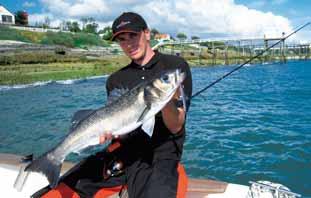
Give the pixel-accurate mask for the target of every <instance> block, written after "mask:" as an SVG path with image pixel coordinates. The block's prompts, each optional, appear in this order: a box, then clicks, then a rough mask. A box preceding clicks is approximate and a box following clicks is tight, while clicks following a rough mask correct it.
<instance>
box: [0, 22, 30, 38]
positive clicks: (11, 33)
mask: <svg viewBox="0 0 311 198" xmlns="http://www.w3.org/2000/svg"><path fill="white" fill-rule="evenodd" d="M0 40H14V41H23V42H30V40H29V39H28V38H26V37H25V36H23V35H22V34H21V33H20V31H18V30H16V29H11V28H8V27H5V26H1V25H0Z"/></svg>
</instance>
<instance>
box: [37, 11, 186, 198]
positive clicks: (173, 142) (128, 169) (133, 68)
mask: <svg viewBox="0 0 311 198" xmlns="http://www.w3.org/2000/svg"><path fill="white" fill-rule="evenodd" d="M112 30H113V38H112V39H113V40H115V41H117V42H118V43H119V45H120V47H121V48H122V50H123V51H124V53H125V54H126V55H127V56H128V57H129V58H130V59H131V60H132V61H131V63H130V64H129V65H127V66H125V67H124V68H122V69H121V70H119V71H117V72H115V73H113V74H112V75H110V77H109V78H108V80H107V83H106V89H107V93H108V99H111V98H115V97H117V96H118V95H120V94H122V92H123V91H126V90H130V89H132V88H133V87H135V86H136V85H137V84H139V83H141V82H143V81H145V80H148V79H149V78H151V77H152V76H154V75H155V74H157V73H158V72H161V71H165V70H169V69H177V68H180V69H181V70H182V71H183V72H186V79H185V81H184V82H183V86H182V87H181V88H180V89H178V90H177V92H176V93H175V95H174V97H173V98H172V99H171V101H169V102H168V104H167V105H166V106H165V107H164V108H163V109H162V110H161V112H160V113H158V114H157V115H156V122H155V126H154V131H153V135H152V136H151V137H149V136H148V135H147V134H146V133H145V132H144V131H143V130H142V129H141V128H140V127H139V128H138V129H136V130H134V131H133V132H131V133H129V134H128V135H127V136H126V137H121V139H120V141H119V142H120V143H119V145H121V146H120V147H119V148H117V149H115V151H113V152H112V153H111V154H107V153H106V152H103V153H98V154H96V155H94V156H91V157H89V158H87V159H86V160H85V161H84V162H81V163H80V165H78V166H76V167H75V168H74V169H73V170H71V171H70V173H68V174H67V175H66V176H64V177H63V178H62V179H61V182H62V183H61V185H62V186H60V188H63V187H64V186H65V188H68V189H71V190H74V192H72V193H71V194H70V193H69V194H70V196H69V197H74V196H73V194H75V196H76V197H96V195H98V192H99V190H100V189H102V188H108V187H115V186H123V185H126V186H127V191H128V195H129V197H130V198H153V197H154V198H159V197H165V198H173V197H174V198H175V197H176V196H177V186H178V179H179V175H178V172H177V168H178V165H179V161H180V159H181V155H182V150H183V143H184V140H185V120H186V109H188V107H189V105H190V98H191V94H192V79H191V73H190V69H189V67H188V64H187V63H186V62H185V61H184V60H183V59H182V58H180V57H177V56H172V55H164V54H161V53H159V52H157V51H153V50H152V48H151V45H150V38H151V35H150V30H149V29H148V27H147V24H146V22H145V20H144V19H143V18H142V17H141V16H140V15H138V14H136V13H132V12H126V13H123V14H122V15H120V16H119V17H118V18H117V19H116V20H115V21H114V22H113V25H112ZM181 92H184V93H185V94H184V95H185V96H184V97H185V98H184V99H186V105H184V104H183V102H182V100H183V98H181V97H182V96H181ZM185 106H186V109H185ZM107 139H108V140H110V139H111V135H105V136H102V137H101V138H100V141H101V142H102V143H103V142H105V141H107ZM113 142H115V141H113ZM109 158H110V159H113V160H112V161H118V162H122V164H123V166H124V169H123V171H122V173H121V174H119V173H118V174H116V175H117V176H110V177H107V175H106V173H107V169H106V167H107V166H111V163H110V162H107V161H108V159H109ZM105 175H106V177H105ZM68 189H67V190H65V191H66V192H67V191H68ZM56 190H57V189H56ZM54 191H55V190H54ZM60 191H61V190H59V191H58V192H60ZM63 191H64V190H63ZM65 191H64V192H65ZM69 191H70V190H69ZM42 194H43V193H42V192H41V193H38V194H37V196H35V197H39V196H38V195H42ZM49 194H50V196H48V195H49ZM58 194H62V193H58ZM63 194H64V193H63ZM67 194H68V192H67ZM51 196H52V194H51V192H48V193H46V194H44V195H43V196H42V197H44V198H47V197H51ZM182 196H184V194H183V195H181V197H182ZM60 197H65V196H60ZM67 197H68V196H67Z"/></svg>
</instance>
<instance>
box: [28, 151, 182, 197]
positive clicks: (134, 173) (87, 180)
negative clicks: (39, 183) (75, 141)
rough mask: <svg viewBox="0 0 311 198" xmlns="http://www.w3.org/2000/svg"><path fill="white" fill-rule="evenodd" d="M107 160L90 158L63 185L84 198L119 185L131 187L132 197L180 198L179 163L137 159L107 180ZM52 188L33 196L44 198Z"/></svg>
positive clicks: (96, 156)
mask: <svg viewBox="0 0 311 198" xmlns="http://www.w3.org/2000/svg"><path fill="white" fill-rule="evenodd" d="M107 159H109V158H107V157H105V156H104V155H102V153H98V154H96V155H94V156H90V157H88V158H86V159H85V160H83V161H82V162H80V163H79V164H77V165H76V166H75V167H73V168H72V169H71V170H69V171H68V173H66V174H65V175H64V176H63V177H62V178H61V179H60V182H63V183H65V184H66V185H67V186H69V187H70V188H72V189H73V190H74V191H75V192H77V193H78V194H79V195H80V197H81V198H91V197H93V196H94V195H95V194H96V193H97V192H98V191H99V190H101V189H103V188H110V187H115V186H121V185H122V186H127V190H128V194H129V197H130V198H153V197H154V198H159V197H166V198H176V194H177V183H178V172H177V166H178V161H176V160H158V161H156V162H153V163H150V162H149V161H146V160H140V159H138V160H135V161H133V162H132V163H130V164H129V165H128V166H127V167H126V168H125V171H124V173H122V174H120V175H118V176H115V177H109V178H108V179H104V177H103V175H104V166H105V164H106V163H107ZM49 190H50V189H49V187H46V188H44V189H41V190H40V191H38V192H37V193H35V194H34V195H33V196H32V197H35V198H37V197H41V196H42V195H43V194H45V193H46V192H48V191H49Z"/></svg>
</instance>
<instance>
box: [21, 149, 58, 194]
mask: <svg viewBox="0 0 311 198" xmlns="http://www.w3.org/2000/svg"><path fill="white" fill-rule="evenodd" d="M49 155H50V153H46V154H44V155H42V156H41V157H39V158H37V159H35V160H34V161H33V162H31V163H30V164H29V165H28V166H27V167H26V168H25V171H33V172H39V173H43V174H44V175H45V176H46V177H47V179H48V181H49V183H50V187H51V188H55V187H56V186H57V185H58V179H59V175H60V170H61V167H62V162H60V161H57V160H55V159H53V160H51V159H49ZM53 158H54V157H53Z"/></svg>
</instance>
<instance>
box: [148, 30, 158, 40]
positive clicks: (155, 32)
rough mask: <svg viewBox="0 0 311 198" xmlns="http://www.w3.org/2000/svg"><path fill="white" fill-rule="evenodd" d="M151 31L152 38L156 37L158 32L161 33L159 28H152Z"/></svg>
mask: <svg viewBox="0 0 311 198" xmlns="http://www.w3.org/2000/svg"><path fill="white" fill-rule="evenodd" d="M150 33H151V39H154V36H155V35H156V34H159V33H160V32H159V31H158V30H157V29H155V28H152V29H151V31H150Z"/></svg>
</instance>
